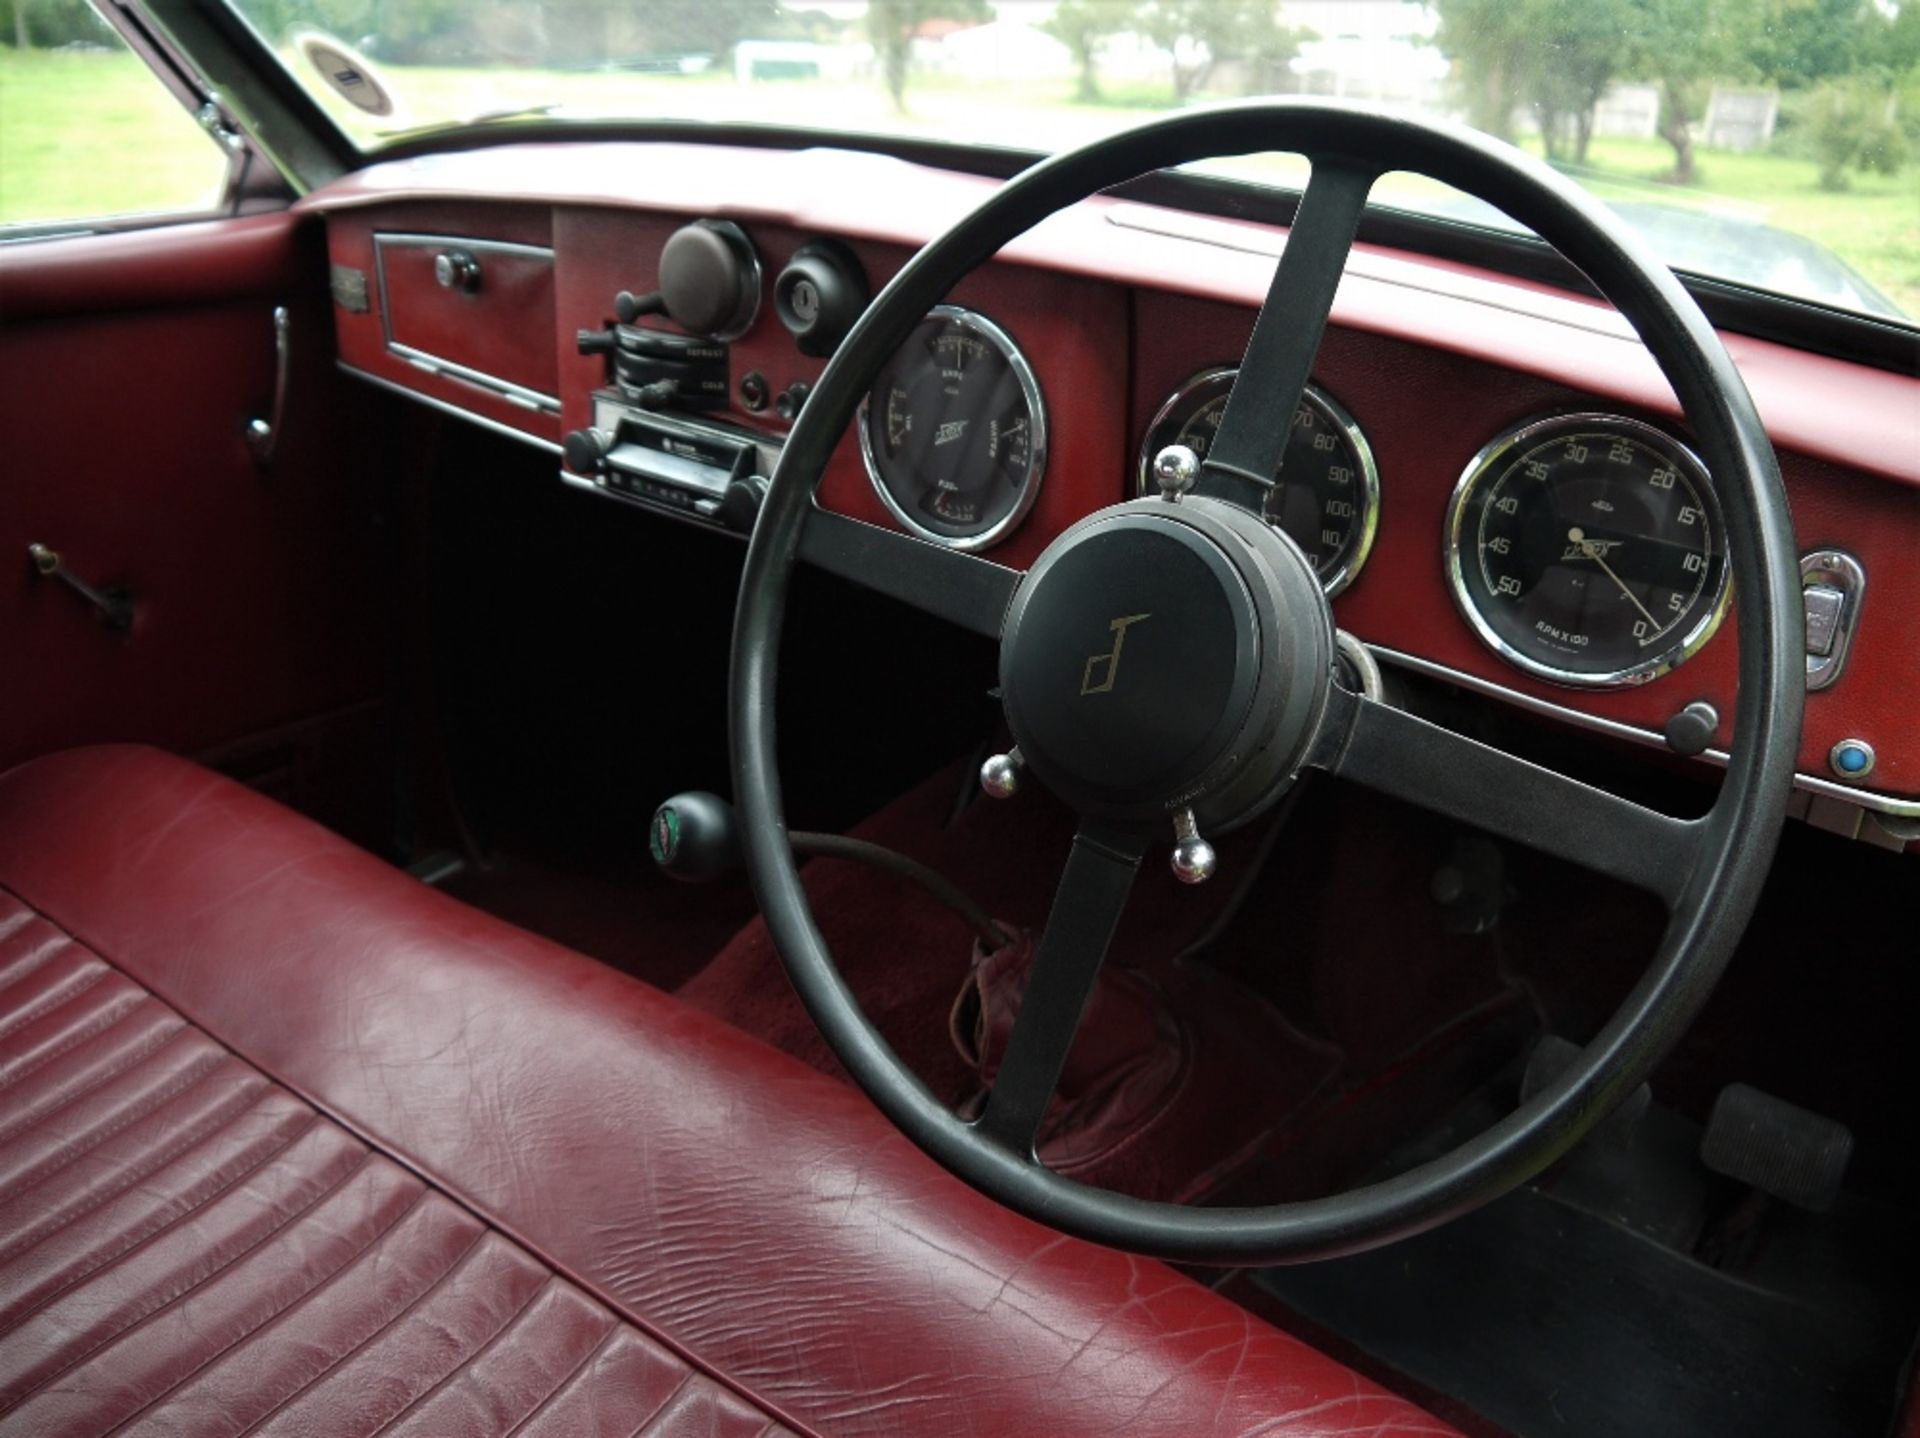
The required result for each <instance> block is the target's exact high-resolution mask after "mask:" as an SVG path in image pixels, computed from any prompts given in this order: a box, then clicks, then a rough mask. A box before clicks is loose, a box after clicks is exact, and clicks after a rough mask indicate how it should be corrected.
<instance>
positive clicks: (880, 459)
mask: <svg viewBox="0 0 1920 1438" xmlns="http://www.w3.org/2000/svg"><path fill="white" fill-rule="evenodd" d="M859 428H860V453H861V456H862V457H863V458H864V459H865V460H866V463H867V474H868V477H869V478H871V479H872V480H873V487H874V489H876V490H877V491H878V492H879V494H880V498H881V500H882V501H884V502H885V504H886V506H887V508H888V509H889V510H891V511H892V513H893V516H894V518H896V519H898V520H899V521H900V522H901V523H902V524H904V525H905V526H906V527H907V528H908V529H910V530H912V531H913V532H914V533H916V534H919V535H921V536H922V537H924V538H927V539H931V540H934V541H935V542H937V543H940V544H945V545H948V546H951V547H952V548H954V549H980V548H983V547H985V546H986V545H989V544H991V543H993V542H994V541H995V540H996V539H998V538H1000V537H1001V536H1002V535H1003V534H1005V533H1006V532H1007V531H1008V530H1010V529H1012V528H1013V526H1014V525H1016V524H1018V523H1019V522H1020V521H1021V519H1023V518H1024V517H1025V516H1026V513H1027V511H1028V510H1029V509H1031V508H1032V507H1033V501H1034V497H1035V496H1036V495H1037V494H1038V493H1039V489H1040V480H1041V477H1042V476H1043V475H1044V473H1045V472H1046V465H1047V414H1046V407H1045V405H1044V404H1043V402H1042V400H1041V397H1040V386H1039V383H1038V382H1037V381H1036V380H1035V379H1034V376H1033V368H1032V366H1030V365H1029V364H1028V363H1027V361H1026V357H1025V356H1024V355H1022V354H1021V353H1020V350H1019V347H1018V346H1016V345H1015V344H1014V342H1013V340H1012V338H1011V337H1010V336H1009V335H1008V334H1007V332H1006V331H1005V330H1003V329H1001V328H1000V327H999V326H998V325H996V324H995V323H994V322H993V321H992V320H990V319H988V318H987V317H986V316H985V315H981V314H976V313H975V312H974V311H972V310H964V309H960V308H959V307H957V306H954V305H940V306H937V307H936V308H935V309H934V310H932V311H931V312H930V313H929V314H928V315H927V317H926V319H924V320H922V321H921V322H920V324H919V326H918V327H917V328H916V329H915V330H914V332H913V334H912V335H911V336H910V337H909V338H908V340H907V342H906V343H905V344H904V345H902V346H901V347H900V349H899V351H898V352H897V353H896V354H895V355H894V356H893V358H892V359H891V360H889V361H888V362H887V366H886V368H885V369H883V370H881V371H880V377H879V378H878V379H877V380H876V381H875V382H874V386H873V389H872V390H871V391H870V392H869V394H868V395H867V398H866V400H865V401H864V402H863V403H862V404H861V406H860V426H859Z"/></svg>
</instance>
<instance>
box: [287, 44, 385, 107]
mask: <svg viewBox="0 0 1920 1438" xmlns="http://www.w3.org/2000/svg"><path fill="white" fill-rule="evenodd" d="M294 43H295V44H297V45H298V46H299V47H300V53H301V54H302V55H304V56H306V58H307V63H308V64H309V65H311V66H313V68H314V69H315V70H316V71H318V72H319V74H320V78H321V79H323V80H325V81H326V82H327V88H328V89H330V90H332V91H333V93H334V94H336V95H338V96H339V97H340V98H341V99H343V100H345V101H346V102H347V103H348V104H349V105H352V106H353V107H354V108H355V109H356V110H365V111H366V112H367V113H368V114H369V115H391V114H392V113H393V96H391V95H389V94H388V93H387V87H386V86H385V85H382V84H381V83H380V77H379V76H378V75H376V74H375V73H374V70H373V66H371V65H369V64H368V63H367V61H366V60H365V58H364V57H362V56H361V55H359V54H357V53H355V51H354V49H353V47H352V46H351V45H348V44H347V43H346V42H344V41H341V40H336V39H334V38H333V37H332V36H331V35H322V34H321V33H320V32H319V31H317V30H309V31H307V32H306V33H305V34H303V35H301V36H299V37H297V38H296V40H295V42H294Z"/></svg>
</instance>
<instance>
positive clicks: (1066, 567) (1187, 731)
mask: <svg viewBox="0 0 1920 1438" xmlns="http://www.w3.org/2000/svg"><path fill="white" fill-rule="evenodd" d="M1262 607H1264V606H1260V605H1257V604H1256V602H1255V597H1254V594H1253V592H1252V591H1251V589H1250V588H1249V585H1248V582H1247V579H1246V578H1245V577H1244V576H1243V575H1242V573H1241V571H1240V568H1239V567H1238V566H1237V565H1236V564H1235V563H1234V562H1233V560H1232V559H1231V558H1230V557H1229V554H1228V552H1227V550H1226V549H1225V548H1223V546H1222V545H1221V544H1220V543H1218V542H1216V540H1215V539H1214V538H1213V537H1211V536H1209V535H1208V534H1206V533H1204V532H1202V530H1201V529H1199V528H1197V527H1195V526H1193V525H1191V524H1188V523H1186V522H1184V521H1183V520H1182V519H1181V518H1179V517H1176V516H1174V515H1171V514H1167V513H1166V512H1165V510H1164V509H1162V510H1161V511H1160V512H1158V513H1156V512H1153V511H1151V510H1143V509H1141V508H1139V507H1137V506H1123V507H1122V508H1120V509H1118V510H1110V511H1107V512H1106V513H1105V514H1103V515H1098V516H1095V517H1094V518H1093V519H1091V520H1089V521H1087V522H1085V523H1084V524H1082V525H1078V526H1075V528H1074V529H1072V530H1069V531H1068V532H1067V533H1066V534H1065V535H1062V536H1061V538H1060V539H1059V540H1057V541H1055V543H1054V544H1053V545H1052V546H1051V547H1049V549H1048V550H1047V552H1046V553H1045V554H1043V555H1042V556H1041V558H1040V560H1039V562H1038V563H1036V564H1035V565H1034V567H1033V569H1032V571H1031V572H1030V573H1029V574H1028V576H1027V579H1026V581H1025V582H1024V583H1023V584H1022V585H1021V588H1020V592H1019V593H1018V594H1017V595H1016V596H1015V599H1014V602H1013V605H1012V606H1011V608H1010V609H1009V611H1008V615H1007V622H1006V625H1005V628H1004V629H1003V631H1002V636H1001V649H1000V683H1001V694H1002V699H1003V702H1004V704H1005V706H1006V714H1007V722H1008V726H1009V727H1010V728H1011V729H1012V730H1013V734H1014V737H1015V739H1016V740H1017V741H1018V742H1019V745H1020V751H1021V753H1022V754H1023V755H1024V756H1025V757H1026V759H1027V762H1028V763H1029V764H1030V765H1031V766H1032V767H1033V769H1034V771H1035V773H1036V774H1037V775H1038V776H1039V777H1040V778H1041V780H1042V781H1043V782H1045V783H1046V784H1047V786H1048V787H1049V788H1051V789H1053V790H1054V792H1056V793H1057V794H1059V795H1060V796H1061V797H1062V798H1063V799H1065V800H1067V801H1068V802H1069V803H1071V804H1073V805H1074V806H1075V807H1077V808H1080V809H1081V810H1083V811H1084V812H1087V813H1098V814H1104V815H1107V816H1110V817H1127V816H1135V815H1137V816H1140V817H1143V818H1144V817H1150V816H1152V815H1155V814H1159V813H1161V812H1163V811H1164V810H1165V808H1167V807H1168V806H1169V805H1170V804H1173V803H1175V802H1176V801H1179V802H1184V801H1185V800H1186V796H1187V794H1188V792H1189V791H1192V790H1193V789H1194V788H1195V786H1200V787H1201V788H1202V789H1204V788H1205V787H1206V786H1207V784H1208V781H1209V779H1210V776H1211V775H1212V772H1213V771H1215V770H1217V769H1218V768H1219V766H1220V765H1221V763H1222V761H1224V760H1227V759H1229V758H1232V757H1234V752H1235V749H1236V747H1237V746H1238V745H1239V744H1240V743H1241V742H1242V740H1243V736H1244V735H1245V733H1246V731H1247V728H1248V719H1249V715H1250V711H1251V710H1252V709H1253V707H1254V701H1255V695H1256V691H1257V690H1259V689H1260V688H1262V685H1261V683H1260V679H1261V671H1262V667H1263V656H1264V651H1265V649H1266V648H1267V647H1269V646H1270V644H1271V638H1270V637H1268V639H1267V644H1264V645H1263V642H1262V641H1263V632H1262V631H1263V627H1264V626H1263V625H1262V623H1261V615H1260V609H1261V608H1262Z"/></svg>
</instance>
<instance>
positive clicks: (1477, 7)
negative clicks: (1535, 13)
mask: <svg viewBox="0 0 1920 1438" xmlns="http://www.w3.org/2000/svg"><path fill="white" fill-rule="evenodd" d="M1531 8H1532V7H1531V5H1530V4H1529V3H1528V0H1439V3H1438V5H1437V9H1438V12H1439V16H1440V28H1439V29H1438V31H1436V32H1435V35H1434V43H1435V44H1436V45H1438V46H1439V47H1440V53H1441V54H1443V55H1445V56H1446V57H1447V58H1448V59H1449V60H1451V61H1452V62H1453V67H1454V78H1455V81H1456V82H1457V84H1458V85H1459V88H1460V99H1461V103H1462V105H1463V107H1464V108H1465V110H1466V121H1467V123H1468V124H1469V125H1471V126H1473V128H1474V129H1476V130H1484V131H1485V132H1486V133H1487V134H1489V135H1495V136H1498V137H1499V138H1500V139H1502V140H1508V141H1511V140H1512V139H1513V113H1514V111H1515V110H1516V109H1518V108H1519V107H1520V105H1521V104H1522V102H1523V101H1525V100H1526V98H1527V96H1528V93H1529V88H1530V84H1531V81H1532V76H1533V44H1534V39H1533V27H1532V25H1531V24H1530V23H1529V19H1528V16H1529V13H1530V11H1531Z"/></svg>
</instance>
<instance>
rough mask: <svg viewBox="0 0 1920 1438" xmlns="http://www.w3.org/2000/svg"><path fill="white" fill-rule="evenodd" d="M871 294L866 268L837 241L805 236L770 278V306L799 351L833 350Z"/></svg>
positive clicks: (818, 353)
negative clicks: (776, 276) (777, 273)
mask: <svg viewBox="0 0 1920 1438" xmlns="http://www.w3.org/2000/svg"><path fill="white" fill-rule="evenodd" d="M872 297H873V295H872V291H871V290H870V289H868V287H867V276H866V272H865V271H864V270H862V269H861V268H860V261H859V260H858V259H857V258H856V257H855V255H854V253H853V251H852V250H850V249H848V248H847V247H846V246H845V245H843V244H841V243H839V242H838V241H837V240H810V241H808V242H807V243H806V244H804V245H802V246H801V247H800V248H799V249H797V250H795V251H794V252H793V258H792V259H791V260H789V261H787V267H786V268H785V269H784V270H782V271H780V277H779V278H778V279H776V280H775V281H774V282H773V307H774V310H775V311H776V312H777V313H778V314H779V316H780V323H781V324H783V325H785V326H786V327H787V329H788V331H789V332H790V333H791V334H792V335H793V341H794V344H795V345H797V346H798V347H799V350H800V353H801V354H803V355H816V356H819V357H821V358H825V357H826V356H827V355H830V354H832V353H833V351H834V349H835V347H836V346H838V345H839V343H840V341H841V340H843V339H845V338H846V336H847V331H848V330H850V329H852V328H853V322H854V321H855V320H857V319H859V318H860V313H861V311H862V310H864V309H866V307H867V301H868V300H870V299H871V298H872Z"/></svg>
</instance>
